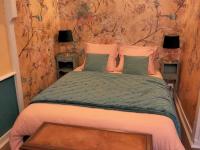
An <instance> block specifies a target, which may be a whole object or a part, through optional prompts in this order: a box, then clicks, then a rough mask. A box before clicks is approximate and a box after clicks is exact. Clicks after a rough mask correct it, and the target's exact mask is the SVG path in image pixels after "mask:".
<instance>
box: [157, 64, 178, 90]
mask: <svg viewBox="0 0 200 150" xmlns="http://www.w3.org/2000/svg"><path fill="white" fill-rule="evenodd" d="M160 64H161V73H162V75H163V79H164V80H165V81H166V82H167V84H168V86H169V87H170V89H173V92H176V90H177V88H178V83H179V71H180V62H179V61H178V60H174V61H166V60H161V61H160Z"/></svg>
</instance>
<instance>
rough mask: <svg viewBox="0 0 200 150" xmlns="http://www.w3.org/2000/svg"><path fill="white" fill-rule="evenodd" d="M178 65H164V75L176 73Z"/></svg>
mask: <svg viewBox="0 0 200 150" xmlns="http://www.w3.org/2000/svg"><path fill="white" fill-rule="evenodd" d="M177 67H178V65H177V64H164V73H165V74H171V73H175V74H176V73H177V71H178V69H177Z"/></svg>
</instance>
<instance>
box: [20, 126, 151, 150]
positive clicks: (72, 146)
mask: <svg viewBox="0 0 200 150" xmlns="http://www.w3.org/2000/svg"><path fill="white" fill-rule="evenodd" d="M152 149H153V148H152V136H151V135H145V134H134V133H121V132H113V131H106V130H101V129H95V128H89V127H80V126H69V125H61V124H53V123H44V124H43V125H42V126H41V127H40V128H39V129H38V130H37V131H36V133H35V134H34V135H32V136H31V137H30V138H29V139H28V140H27V141H26V142H25V143H24V144H23V145H22V147H21V150H152Z"/></svg>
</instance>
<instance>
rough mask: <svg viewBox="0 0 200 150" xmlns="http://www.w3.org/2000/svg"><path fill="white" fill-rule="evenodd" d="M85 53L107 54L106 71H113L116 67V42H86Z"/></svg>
mask: <svg viewBox="0 0 200 150" xmlns="http://www.w3.org/2000/svg"><path fill="white" fill-rule="evenodd" d="M85 52H86V54H108V55H109V57H108V62H107V66H106V71H108V72H113V71H115V68H116V57H117V56H118V51H117V44H92V43H86V49H85Z"/></svg>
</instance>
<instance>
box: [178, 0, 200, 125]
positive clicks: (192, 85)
mask: <svg viewBox="0 0 200 150" xmlns="http://www.w3.org/2000/svg"><path fill="white" fill-rule="evenodd" d="M199 27H200V1H196V0H190V1H188V4H187V9H186V16H185V18H184V26H183V40H184V44H183V48H182V50H183V52H182V59H181V75H180V86H179V97H180V100H181V101H182V105H183V108H184V110H185V113H186V116H187V118H188V120H189V122H190V124H191V125H192V126H193V123H194V117H195V113H196V107H197V102H198V94H199V90H200V28H199Z"/></svg>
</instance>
